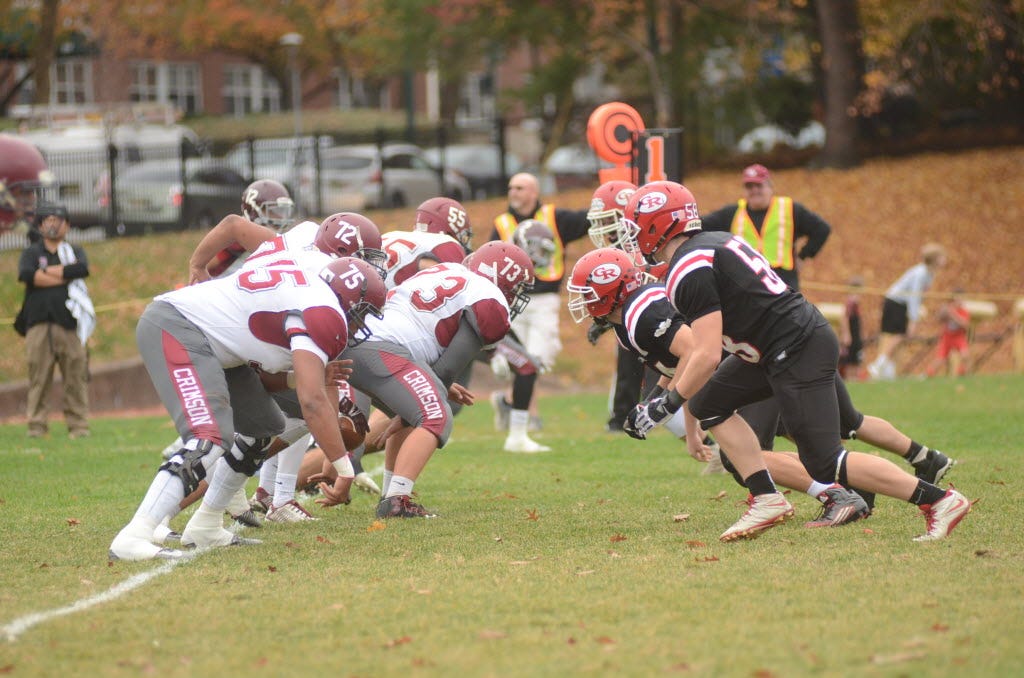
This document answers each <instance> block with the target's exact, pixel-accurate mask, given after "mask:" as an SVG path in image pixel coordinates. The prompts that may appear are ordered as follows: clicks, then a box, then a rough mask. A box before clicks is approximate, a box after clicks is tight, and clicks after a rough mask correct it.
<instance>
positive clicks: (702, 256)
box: [665, 250, 715, 299]
mask: <svg viewBox="0 0 1024 678" xmlns="http://www.w3.org/2000/svg"><path fill="white" fill-rule="evenodd" d="M714 262H715V251H714V250H694V251H692V252H688V253H687V254H686V255H685V256H683V257H680V259H679V261H677V262H676V263H675V265H674V266H673V267H672V270H671V271H669V272H668V280H667V282H666V285H665V287H666V288H667V290H668V295H669V298H670V299H675V298H676V287H678V286H679V283H681V282H682V281H683V278H685V277H686V276H687V274H689V273H690V272H692V271H695V270H697V269H698V268H711V267H712V265H713V264H714Z"/></svg>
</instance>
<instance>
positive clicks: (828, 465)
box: [800, 449, 849, 487]
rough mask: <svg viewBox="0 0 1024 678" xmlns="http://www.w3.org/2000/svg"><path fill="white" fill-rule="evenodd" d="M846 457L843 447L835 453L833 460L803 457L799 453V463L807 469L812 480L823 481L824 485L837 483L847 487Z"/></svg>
mask: <svg viewBox="0 0 1024 678" xmlns="http://www.w3.org/2000/svg"><path fill="white" fill-rule="evenodd" d="M846 457H847V452H846V450H845V449H840V450H839V454H837V455H836V457H835V460H834V461H833V460H832V459H815V458H805V457H804V455H802V454H801V455H800V463H801V464H803V465H804V468H805V469H807V473H808V475H810V476H811V479H812V480H815V481H817V482H819V483H825V484H826V485H827V484H831V483H839V484H840V485H843V486H845V487H849V485H848V484H847V482H846Z"/></svg>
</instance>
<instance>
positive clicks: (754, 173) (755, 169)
mask: <svg viewBox="0 0 1024 678" xmlns="http://www.w3.org/2000/svg"><path fill="white" fill-rule="evenodd" d="M771 176H772V175H771V173H769V172H768V168H767V167H765V166H764V165H751V166H750V167H747V168H746V169H744V170H743V183H744V184H763V183H764V182H766V181H770V180H771Z"/></svg>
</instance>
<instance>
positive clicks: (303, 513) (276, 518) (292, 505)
mask: <svg viewBox="0 0 1024 678" xmlns="http://www.w3.org/2000/svg"><path fill="white" fill-rule="evenodd" d="M307 520H317V519H316V518H314V517H313V516H312V514H310V512H309V511H307V510H306V509H304V508H302V506H301V505H300V504H299V502H297V501H295V500H294V499H292V500H291V501H288V502H285V503H284V504H281V505H280V506H272V507H271V508H270V510H269V511H267V522H268V523H301V522H304V521H307Z"/></svg>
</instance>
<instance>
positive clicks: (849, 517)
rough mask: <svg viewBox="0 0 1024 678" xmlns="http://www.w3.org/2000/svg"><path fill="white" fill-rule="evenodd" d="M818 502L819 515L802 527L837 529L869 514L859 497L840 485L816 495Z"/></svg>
mask: <svg viewBox="0 0 1024 678" xmlns="http://www.w3.org/2000/svg"><path fill="white" fill-rule="evenodd" d="M818 501H820V502H821V513H819V514H818V517H817V518H815V519H814V520H811V521H809V522H806V523H804V527H839V526H840V525H846V524H847V523H852V522H854V521H857V520H860V519H861V518H867V517H868V516H869V515H870V514H871V509H869V508H868V505H867V503H866V502H865V501H864V499H862V498H861V497H860V495H858V494H856V493H854V492H851V491H850V490H848V489H846V488H845V487H843V486H841V485H832V486H831V487H829V488H827V489H826V490H825V491H824V492H822V493H821V494H819V495H818Z"/></svg>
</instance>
